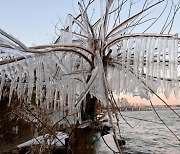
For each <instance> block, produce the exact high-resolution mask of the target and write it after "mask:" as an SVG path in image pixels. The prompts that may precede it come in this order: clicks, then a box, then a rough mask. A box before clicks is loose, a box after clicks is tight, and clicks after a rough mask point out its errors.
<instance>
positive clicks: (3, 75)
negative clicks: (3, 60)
mask: <svg viewBox="0 0 180 154" xmlns="http://www.w3.org/2000/svg"><path fill="white" fill-rule="evenodd" d="M5 80H6V76H5V70H1V79H0V81H1V83H0V100H1V97H2V91H3V87H4V83H5Z"/></svg>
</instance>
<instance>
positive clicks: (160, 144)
mask: <svg viewBox="0 0 180 154" xmlns="http://www.w3.org/2000/svg"><path fill="white" fill-rule="evenodd" d="M177 112H178V114H180V110H177ZM122 114H123V115H125V116H131V117H135V118H142V119H146V120H151V121H155V122H161V121H160V120H159V118H158V117H157V115H156V114H155V112H153V111H139V112H138V111H134V112H123V113H122ZM158 114H159V115H160V116H161V118H162V119H163V121H164V122H165V123H166V124H167V125H168V126H169V127H170V128H171V130H172V131H173V132H174V133H175V134H176V135H177V136H178V137H179V138H180V119H179V118H178V117H177V116H176V115H175V114H174V113H173V112H171V111H169V110H159V111H158ZM124 118H125V119H126V120H127V121H128V122H129V123H130V125H132V126H133V128H131V127H130V126H128V125H127V123H126V122H125V121H124V120H123V119H122V118H120V121H121V122H120V127H121V135H122V137H123V138H124V140H125V141H126V145H125V146H124V147H123V148H122V151H123V153H133V154H136V153H138V154H139V153H143V154H152V153H162V154H180V143H179V141H178V139H177V138H176V137H175V136H174V135H173V134H172V133H171V132H170V131H169V130H168V129H167V128H166V127H165V126H164V125H163V124H160V123H152V122H147V121H142V120H135V119H130V118H127V117H124Z"/></svg>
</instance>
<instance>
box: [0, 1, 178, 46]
mask: <svg viewBox="0 0 180 154" xmlns="http://www.w3.org/2000/svg"><path fill="white" fill-rule="evenodd" d="M86 1H87V0H86ZM97 1H98V0H97ZM175 1H176V2H177V1H178V0H175ZM73 8H74V9H73ZM74 10H76V11H77V12H78V8H77V0H53V1H52V0H0V28H1V29H3V30H5V31H6V32H8V33H9V34H11V35H13V36H14V37H16V38H18V39H19V40H21V41H22V42H23V43H24V44H26V45H27V46H32V45H39V44H47V43H51V42H53V40H54V39H55V38H56V37H55V26H54V25H53V23H54V24H56V23H57V22H58V21H59V18H60V19H62V21H63V22H64V21H65V19H66V16H67V14H68V13H72V14H74V15H75V12H74ZM96 10H97V11H96V13H97V12H98V11H99V12H100V10H99V7H97V8H96ZM156 11H158V9H157V10H155V11H154V14H156ZM160 25H161V22H159V25H157V26H155V27H154V30H155V29H158V28H159V27H160ZM179 25H180V13H178V14H177V16H176V20H175V23H174V27H173V29H172V33H173V34H175V33H180V26H179ZM59 26H61V24H59Z"/></svg>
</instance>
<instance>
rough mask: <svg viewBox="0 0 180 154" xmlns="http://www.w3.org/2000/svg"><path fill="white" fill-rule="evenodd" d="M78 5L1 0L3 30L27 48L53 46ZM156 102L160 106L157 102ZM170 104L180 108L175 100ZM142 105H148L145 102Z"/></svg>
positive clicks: (177, 28) (179, 29)
mask: <svg viewBox="0 0 180 154" xmlns="http://www.w3.org/2000/svg"><path fill="white" fill-rule="evenodd" d="M175 1H177V0H175ZM76 4H77V0H0V28H1V29H3V30H4V31H6V32H7V33H9V34H11V35H13V36H14V37H16V38H18V39H19V40H20V41H22V42H23V43H24V44H26V45H27V46H32V45H39V44H46V43H51V42H53V40H54V39H55V38H56V37H55V26H54V24H56V23H58V21H59V19H61V20H62V22H64V21H65V19H66V16H67V14H68V13H71V14H74V15H75V11H74V10H76V11H78V9H77V5H76ZM97 10H98V11H99V8H97ZM155 11H158V10H155ZM154 13H155V14H156V12H154ZM160 24H161V23H160ZM58 26H61V23H59V24H58ZM159 26H160V25H159ZM156 28H158V26H157V27H155V28H154V29H156ZM172 33H173V34H175V33H180V13H178V14H177V16H176V20H175V22H174V27H173V29H172ZM129 99H130V100H132V97H130V96H129ZM153 100H154V102H159V103H160V101H158V100H157V99H156V98H153ZM133 101H135V102H139V101H140V99H138V98H136V99H134V98H133ZM167 101H168V102H169V103H175V104H180V100H177V99H175V98H174V96H171V98H170V99H169V100H167ZM131 102H132V101H131ZM143 102H144V103H147V101H146V100H143Z"/></svg>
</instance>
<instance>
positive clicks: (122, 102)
mask: <svg viewBox="0 0 180 154" xmlns="http://www.w3.org/2000/svg"><path fill="white" fill-rule="evenodd" d="M117 105H118V107H119V108H120V110H121V111H145V110H148V107H147V106H145V104H144V103H139V104H138V103H130V102H128V100H127V98H118V99H117Z"/></svg>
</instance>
